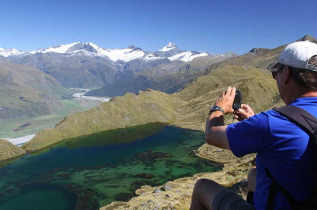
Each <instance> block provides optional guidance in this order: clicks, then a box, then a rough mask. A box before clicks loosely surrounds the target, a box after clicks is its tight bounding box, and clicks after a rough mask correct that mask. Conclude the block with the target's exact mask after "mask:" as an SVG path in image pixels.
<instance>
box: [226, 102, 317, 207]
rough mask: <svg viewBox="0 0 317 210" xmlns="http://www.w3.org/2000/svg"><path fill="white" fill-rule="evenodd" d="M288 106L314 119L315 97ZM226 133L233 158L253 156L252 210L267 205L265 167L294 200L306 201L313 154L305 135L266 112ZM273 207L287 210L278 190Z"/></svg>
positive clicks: (285, 119)
mask: <svg viewBox="0 0 317 210" xmlns="http://www.w3.org/2000/svg"><path fill="white" fill-rule="evenodd" d="M291 105H294V106H298V107H300V108H303V109H304V110H306V111H308V112H309V113H311V114H312V115H313V116H315V117H317V97H305V98H298V99H296V100H295V101H294V102H293V103H292V104H291ZM226 133H227V137H228V141H229V145H230V149H231V151H232V152H233V154H234V155H236V156H238V157H241V156H243V155H246V154H250V153H255V152H256V153H257V157H256V166H257V178H256V189H255V192H254V205H255V208H256V209H265V208H266V205H267V199H268V195H269V190H270V186H271V179H270V178H269V177H268V176H267V174H266V172H265V167H266V168H268V170H269V171H270V173H271V174H272V176H273V177H274V178H275V180H276V181H277V182H278V183H279V184H281V185H282V186H283V187H285V188H286V190H287V191H288V192H289V193H290V194H291V195H292V196H293V198H295V199H296V200H297V201H303V200H305V199H307V198H308V196H309V194H310V192H311V188H312V179H313V177H312V168H313V153H312V146H311V145H312V142H311V141H309V135H308V134H307V133H306V132H304V131H303V130H302V129H300V128H299V127H298V126H297V125H295V124H294V123H292V122H290V121H289V120H288V119H287V118H286V117H284V116H281V115H280V114H279V113H277V112H275V111H273V110H269V111H267V112H262V113H260V114H257V115H254V116H253V117H250V118H249V119H248V120H244V121H241V122H239V123H235V124H231V125H229V126H228V127H227V130H226ZM274 205H275V206H274V209H289V203H288V201H287V199H286V198H285V197H284V195H283V194H282V193H281V192H280V191H278V192H277V195H276V196H275V203H274Z"/></svg>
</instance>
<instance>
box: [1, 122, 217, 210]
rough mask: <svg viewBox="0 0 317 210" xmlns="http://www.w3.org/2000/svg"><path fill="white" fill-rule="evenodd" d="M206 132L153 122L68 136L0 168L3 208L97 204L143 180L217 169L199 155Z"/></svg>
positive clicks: (122, 197)
mask: <svg viewBox="0 0 317 210" xmlns="http://www.w3.org/2000/svg"><path fill="white" fill-rule="evenodd" d="M203 143H204V140H203V133H202V132H198V131H193V130H187V129H181V128H177V127H172V126H167V125H162V124H149V125H144V126H137V127H133V128H126V129H119V130H113V131H107V132H102V133H98V134H93V135H89V136H84V137H79V138H75V139H69V140H66V141H63V142H62V143H59V144H57V145H55V146H54V147H52V148H50V149H47V150H45V151H42V152H39V153H33V154H29V155H26V156H23V157H22V158H19V159H18V160H15V161H13V162H11V163H9V164H7V165H5V166H2V167H1V168H0V177H1V178H0V209H1V210H15V209H19V210H20V209H24V210H26V209H30V210H31V209H32V210H36V209H39V210H40V209H45V210H50V209H52V210H56V209H58V210H63V209H65V210H66V209H98V208H99V207H101V206H104V205H107V204H109V203H110V202H112V201H116V200H117V201H127V200H129V199H130V198H131V197H133V196H135V194H134V192H135V190H136V189H138V188H139V187H140V186H142V185H146V184H147V185H152V186H156V185H161V184H163V183H165V182H167V181H169V180H174V179H177V178H180V177H186V176H192V175H193V174H195V173H200V172H210V171H216V170H218V169H219V166H215V165H213V164H212V163H211V162H210V161H205V160H203V159H200V158H198V157H196V156H195V155H194V154H193V152H192V150H193V149H197V148H198V147H199V146H200V145H201V144H203Z"/></svg>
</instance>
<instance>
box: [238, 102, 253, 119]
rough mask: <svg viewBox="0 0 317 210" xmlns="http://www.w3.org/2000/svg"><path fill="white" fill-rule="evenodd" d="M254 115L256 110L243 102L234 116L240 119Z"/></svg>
mask: <svg viewBox="0 0 317 210" xmlns="http://www.w3.org/2000/svg"><path fill="white" fill-rule="evenodd" d="M253 115H254V111H253V110H252V109H251V107H249V106H248V105H246V104H241V108H240V109H238V110H237V111H235V112H234V118H235V119H237V120H238V121H242V120H246V119H249V117H252V116H253Z"/></svg>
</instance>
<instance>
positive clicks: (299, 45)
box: [269, 41, 317, 72]
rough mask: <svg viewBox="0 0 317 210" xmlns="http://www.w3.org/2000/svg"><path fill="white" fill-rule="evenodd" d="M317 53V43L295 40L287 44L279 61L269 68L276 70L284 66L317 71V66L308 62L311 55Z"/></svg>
mask: <svg viewBox="0 0 317 210" xmlns="http://www.w3.org/2000/svg"><path fill="white" fill-rule="evenodd" d="M314 55H317V44H315V43H313V42H310V41H300V42H294V43H292V44H289V45H287V46H286V48H285V49H284V51H283V52H282V53H281V55H280V57H279V58H278V61H277V62H276V63H275V64H273V65H272V66H271V67H269V69H270V70H271V71H272V72H274V71H276V70H277V69H280V68H281V67H282V66H290V67H293V68H298V69H307V70H311V71H317V66H314V65H311V64H308V61H309V59H310V58H311V57H313V56H314Z"/></svg>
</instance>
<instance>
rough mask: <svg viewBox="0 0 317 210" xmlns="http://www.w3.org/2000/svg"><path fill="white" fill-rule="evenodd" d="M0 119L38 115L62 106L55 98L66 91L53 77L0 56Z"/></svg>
mask: <svg viewBox="0 0 317 210" xmlns="http://www.w3.org/2000/svg"><path fill="white" fill-rule="evenodd" d="M0 90H1V91H0V97H1V99H2V100H1V101H0V119H7V118H13V117H21V116H28V117H34V116H40V115H45V114H49V113H52V112H56V111H59V110H61V109H62V108H63V105H62V103H61V102H60V101H59V99H61V97H62V96H63V95H69V94H70V93H69V91H68V90H66V89H65V88H63V87H62V86H61V85H60V84H59V83H58V82H57V81H56V80H55V79H54V78H53V77H51V76H49V75H47V74H45V73H44V72H42V71H40V70H38V69H35V68H32V67H27V66H22V65H18V64H15V63H12V62H10V61H8V60H6V59H4V58H0Z"/></svg>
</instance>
